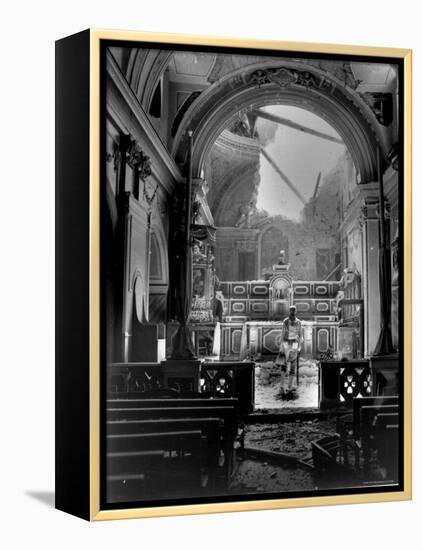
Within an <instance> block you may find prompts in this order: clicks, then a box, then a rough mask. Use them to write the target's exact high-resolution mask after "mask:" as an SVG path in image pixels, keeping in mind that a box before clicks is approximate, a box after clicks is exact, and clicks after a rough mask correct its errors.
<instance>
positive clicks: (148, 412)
mask: <svg viewBox="0 0 422 550" xmlns="http://www.w3.org/2000/svg"><path fill="white" fill-rule="evenodd" d="M154 401H155V400H154ZM174 401H179V400H178V399H177V400H174ZM181 401H183V400H181ZM208 401H210V400H207V405H208V406H207V405H204V406H203V401H202V400H199V401H198V405H199V404H200V405H201V406H196V407H195V406H191V407H186V406H176V407H161V408H158V407H155V403H154V405H153V406H152V407H150V408H148V407H137V408H124V407H123V408H120V407H119V408H114V407H109V408H108V409H107V411H106V417H107V420H108V421H124V420H126V421H141V420H151V421H156V420H161V419H163V420H166V419H179V420H188V419H204V418H209V417H210V414H212V416H213V417H214V418H221V419H222V422H223V434H222V436H223V437H222V439H223V444H222V448H223V452H224V458H225V470H226V476H227V477H229V476H230V474H231V470H232V467H233V457H234V450H233V443H234V439H235V437H236V434H237V412H236V408H235V404H234V403H232V404H231V405H230V406H216V405H213V406H211V407H210V406H209V404H208ZM212 401H214V400H212ZM216 401H217V400H216ZM167 404H169V403H167ZM183 404H184V403H183ZM178 405H180V403H178Z"/></svg>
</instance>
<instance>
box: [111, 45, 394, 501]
mask: <svg viewBox="0 0 422 550" xmlns="http://www.w3.org/2000/svg"><path fill="white" fill-rule="evenodd" d="M103 61H104V63H103V70H104V73H105V74H104V86H105V93H104V100H103V102H104V105H103V124H104V132H105V138H104V146H103V149H104V150H103V153H104V154H103V161H104V166H103V177H102V189H101V192H102V199H101V200H102V214H101V216H102V217H101V239H102V248H101V250H102V271H101V285H102V295H103V308H104V327H103V331H102V334H103V335H104V338H103V340H104V354H103V361H102V366H101V369H102V370H101V376H102V377H103V378H104V380H105V394H106V395H105V413H104V416H105V418H104V423H103V429H102V433H103V437H104V449H105V453H106V460H105V461H104V472H103V476H104V479H105V483H104V485H103V494H102V499H103V500H104V502H105V503H106V504H110V505H113V504H114V503H119V504H121V503H134V502H135V503H136V502H137V503H139V502H143V503H145V502H155V501H159V500H160V499H161V500H162V499H166V500H170V501H171V499H173V500H174V502H178V501H180V500H183V499H185V500H190V501H192V502H193V501H195V500H200V501H206V500H207V499H212V498H216V497H219V498H220V497H227V498H231V499H239V498H243V499H246V498H249V499H251V498H253V499H257V498H260V497H261V498H264V497H266V498H268V497H269V496H274V497H275V496H277V497H280V495H281V496H288V495H297V494H300V495H313V494H316V493H318V494H320V492H321V491H322V492H324V491H328V492H329V491H332V490H334V489H344V488H348V489H354V488H355V489H356V488H357V489H359V488H368V487H385V486H387V487H390V489H391V488H394V487H398V485H399V484H400V475H401V474H400V448H401V447H400V433H401V430H402V421H401V419H402V403H401V376H402V372H401V366H400V365H401V361H400V353H399V342H400V322H399V320H400V316H401V306H400V300H399V297H400V289H399V271H400V257H401V256H400V253H401V250H400V242H401V241H400V239H401V234H400V231H401V230H400V227H401V225H400V224H401V214H400V208H402V204H401V194H400V186H399V181H400V170H399V168H400V167H399V153H400V145H399V144H400V124H399V120H400V101H401V98H400V94H399V90H400V72H399V67H398V65H394V64H391V63H387V62H385V63H384V62H380V63H374V62H367V61H362V60H356V61H353V58H352V60H350V59H349V60H347V61H345V60H344V59H341V58H339V57H334V56H332V57H330V58H317V57H315V56H308V57H306V56H304V55H300V56H296V55H292V56H290V57H289V56H287V55H286V54H283V55H277V56H276V55H275V54H274V52H273V53H272V54H271V55H263V54H261V53H259V54H258V53H257V52H248V51H245V52H242V51H240V50H238V51H235V52H234V51H229V50H227V51H225V50H221V51H220V52H218V53H216V52H215V51H211V50H209V51H208V50H207V49H206V48H203V49H202V50H200V49H197V48H196V49H195V50H192V51H190V50H189V49H188V48H187V47H184V49H182V48H181V47H177V48H176V47H175V49H170V46H169V49H164V48H154V47H149V46H148V44H146V45H145V47H143V48H140V47H130V46H129V45H123V46H120V45H109V46H108V47H107V48H105V50H104V59H103ZM399 230H400V231H399ZM295 327H298V328H297V330H296V328H295ZM294 330H296V332H294ZM289 346H290V347H289ZM286 349H287V351H286Z"/></svg>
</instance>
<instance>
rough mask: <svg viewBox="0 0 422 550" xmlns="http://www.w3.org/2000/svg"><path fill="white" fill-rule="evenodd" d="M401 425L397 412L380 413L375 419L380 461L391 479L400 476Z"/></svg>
mask: <svg viewBox="0 0 422 550" xmlns="http://www.w3.org/2000/svg"><path fill="white" fill-rule="evenodd" d="M399 425H400V419H399V415H398V413H397V412H395V413H380V414H378V415H377V416H376V418H375V420H374V429H375V437H374V446H375V448H376V449H377V453H378V462H379V464H380V465H381V466H382V467H384V468H385V469H386V472H387V477H389V478H391V479H397V477H398V456H399Z"/></svg>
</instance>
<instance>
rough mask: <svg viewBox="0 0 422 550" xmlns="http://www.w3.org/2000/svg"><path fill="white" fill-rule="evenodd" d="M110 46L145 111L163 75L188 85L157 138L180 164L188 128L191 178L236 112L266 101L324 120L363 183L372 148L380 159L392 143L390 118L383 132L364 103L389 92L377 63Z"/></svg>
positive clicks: (389, 71)
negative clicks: (191, 150)
mask: <svg viewBox="0 0 422 550" xmlns="http://www.w3.org/2000/svg"><path fill="white" fill-rule="evenodd" d="M115 50H116V52H114V55H115V57H116V59H118V63H119V65H120V67H121V69H122V71H123V73H124V74H125V77H126V79H127V81H128V82H129V84H130V86H131V88H132V89H133V90H134V92H135V94H136V96H137V98H138V100H139V102H140V104H141V105H142V108H143V109H144V111H145V112H148V110H149V105H150V102H151V99H152V96H153V93H154V90H155V88H156V86H157V83H158V81H159V79H160V78H162V76H163V75H164V74H166V78H167V79H168V81H169V82H171V83H173V84H172V85H173V88H172V89H173V93H175V92H174V90H175V87H174V86H176V89H178V88H177V86H179V89H180V87H183V86H185V87H187V88H189V86H188V84H189V85H190V92H188V91H187V92H177V93H178V94H180V97H181V98H182V96H183V93H185V96H186V97H187V96H189V94H191V96H192V97H190V98H189V97H188V100H187V101H186V102H185V104H184V105H182V104H180V105H179V104H178V107H177V109H178V110H177V112H174V113H172V115H171V118H172V119H171V120H170V119H169V120H168V121H167V125H168V127H167V135H163V136H162V139H163V143H165V144H166V146H167V147H168V150H169V152H170V153H171V154H172V156H173V157H174V158H175V160H176V162H178V163H180V164H183V163H184V162H185V160H186V158H187V137H186V136H187V131H188V130H192V131H193V133H194V159H193V160H194V166H193V173H194V176H196V177H199V176H200V174H201V171H202V168H203V166H204V163H205V161H206V158H207V155H208V154H209V152H210V150H211V147H212V145H213V143H214V142H215V140H216V139H217V137H218V136H219V135H220V134H221V132H222V131H223V130H224V129H225V128H228V127H229V126H230V124H232V122H233V121H234V120H235V119H236V117H238V116H239V112H240V113H242V112H247V111H248V110H250V109H257V108H261V107H265V106H268V105H277V104H280V105H293V106H296V107H301V108H303V109H308V110H309V111H311V112H314V113H315V114H317V115H318V116H320V117H321V118H323V119H325V120H326V121H327V122H328V123H329V124H330V125H331V126H332V127H333V128H334V129H335V130H336V131H337V132H338V134H339V135H340V136H341V138H342V139H343V141H344V142H345V145H346V147H347V148H348V150H349V152H350V154H351V156H352V158H353V162H354V164H355V166H356V169H357V171H358V173H359V175H360V180H361V182H363V183H365V182H369V181H373V180H374V179H375V178H376V149H377V146H378V145H379V146H380V147H381V150H382V152H383V154H384V156H385V157H386V156H387V153H388V152H389V150H390V149H391V147H392V146H393V145H394V143H395V142H396V141H397V136H396V135H395V134H396V133H397V128H396V123H395V122H393V124H392V125H391V126H390V127H389V128H388V129H387V128H386V126H388V124H386V123H385V120H384V121H383V120H380V113H377V110H376V108H374V105H373V104H371V97H372V96H374V95H375V96H376V95H377V94H378V95H383V93H384V92H387V95H388V94H389V95H390V96H391V97H393V98H394V97H395V93H396V71H395V70H394V68H393V67H392V66H390V65H386V64H382V63H380V64H377V71H376V73H374V70H373V64H371V67H370V70H369V69H368V67H367V65H368V64H365V63H357V62H353V61H351V62H350V61H344V60H336V59H331V60H330V59H302V58H280V57H269V56H262V57H261V56H256V55H242V52H241V50H239V54H228V53H227V54H226V53H219V54H213V53H201V52H189V51H186V52H183V51H172V50H165V49H162V50H160V49H156V50H153V49H143V48H135V49H129V48H128V49H125V48H120V50H126V52H125V53H122V52H121V51H119V52H118V51H117V50H118V49H117V48H116V49H115ZM374 78H375V80H374ZM371 79H372V80H371ZM384 95H385V94H384ZM185 96H183V97H185ZM372 99H373V97H372ZM389 124H390V123H389ZM170 129H171V131H170Z"/></svg>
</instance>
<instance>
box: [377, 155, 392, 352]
mask: <svg viewBox="0 0 422 550" xmlns="http://www.w3.org/2000/svg"><path fill="white" fill-rule="evenodd" d="M377 161H378V185H379V189H378V190H379V217H380V219H379V231H380V250H379V285H380V313H381V330H380V335H379V338H378V342H377V345H376V347H375V351H374V355H388V354H389V353H392V352H393V351H394V349H393V342H392V339H391V260H390V248H389V246H388V243H387V234H386V233H387V232H386V227H385V214H384V182H383V174H382V159H381V149H380V148H379V147H378V156H377Z"/></svg>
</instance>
